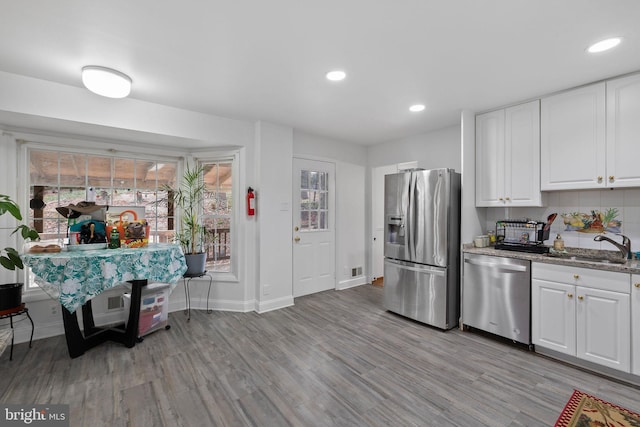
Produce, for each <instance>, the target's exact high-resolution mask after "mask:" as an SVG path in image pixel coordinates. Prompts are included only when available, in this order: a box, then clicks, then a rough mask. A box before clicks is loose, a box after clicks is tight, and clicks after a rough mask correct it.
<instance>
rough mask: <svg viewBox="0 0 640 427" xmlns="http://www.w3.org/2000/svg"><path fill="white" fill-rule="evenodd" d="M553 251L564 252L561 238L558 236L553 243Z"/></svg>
mask: <svg viewBox="0 0 640 427" xmlns="http://www.w3.org/2000/svg"><path fill="white" fill-rule="evenodd" d="M553 249H555V250H556V251H563V250H564V240H562V236H560V234H558V235H557V236H556V240H554V241H553Z"/></svg>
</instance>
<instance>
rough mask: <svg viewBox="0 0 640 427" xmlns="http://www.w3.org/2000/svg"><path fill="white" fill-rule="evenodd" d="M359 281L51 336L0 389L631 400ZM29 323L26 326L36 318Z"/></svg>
mask: <svg viewBox="0 0 640 427" xmlns="http://www.w3.org/2000/svg"><path fill="white" fill-rule="evenodd" d="M382 292H383V290H382V289H381V288H379V287H376V286H369V285H364V286H359V287H356V288H351V289H347V290H344V291H328V292H322V293H319V294H315V295H309V296H305V297H301V298H297V299H296V300H295V305H294V306H292V307H287V308H285V309H281V310H276V311H272V312H268V313H264V314H258V313H236V312H214V313H211V314H208V313H206V312H204V311H197V310H193V311H192V312H191V321H190V322H187V321H186V316H185V315H184V313H183V312H174V313H171V314H170V316H169V323H170V324H171V329H170V330H167V331H164V330H160V331H157V332H155V333H153V334H151V335H149V336H147V337H145V339H144V341H143V342H141V343H139V344H137V345H136V346H135V347H134V348H132V349H127V348H125V347H123V346H122V345H120V344H117V343H106V344H104V345H101V346H99V347H97V348H94V349H92V350H90V351H88V352H87V353H86V354H84V355H83V356H81V357H79V358H77V359H70V358H69V357H68V355H67V350H66V344H65V341H64V337H54V338H48V339H43V340H38V341H35V342H34V343H33V348H32V349H28V348H27V344H26V343H25V344H19V345H16V347H15V349H14V360H13V361H12V362H9V360H8V354H7V353H6V352H5V353H4V354H3V355H2V356H1V357H0V401H1V402H5V403H19V404H29V403H44V404H47V403H67V404H69V405H70V411H71V425H72V426H85V425H92V426H97V427H99V426H103V425H104V426H112V425H115V426H123V427H124V426H139V425H144V426H150V425H153V426H185V427H191V426H253V425H255V426H275V425H277V426H282V425H292V426H387V425H399V426H413V425H416V426H432V425H433V426H445V427H446V426H471V425H473V426H513V427H518V426H529V427H531V426H548V425H553V423H554V422H555V420H556V418H557V416H558V415H559V413H560V411H561V410H562V408H563V407H564V404H565V403H566V401H567V400H568V399H569V397H570V396H571V393H572V392H573V389H574V388H577V389H580V390H582V391H584V392H586V393H590V394H594V395H596V396H598V397H600V398H603V399H606V400H609V401H611V402H613V403H616V404H618V405H621V406H624V407H627V408H629V409H631V410H634V411H640V391H639V389H638V388H637V387H634V386H630V385H627V384H624V383H621V382H618V381H613V380H611V379H608V378H605V377H602V376H599V375H596V374H593V373H591V372H588V371H585V370H581V369H579V368H576V367H573V366H569V365H567V364H563V363H559V362H557V361H554V360H552V359H549V358H547V357H543V356H540V355H538V354H536V353H533V352H530V351H528V350H527V349H526V348H523V347H522V346H517V345H513V344H511V343H508V342H505V341H504V340H499V339H495V338H492V337H489V336H486V335H484V334H479V333H474V332H462V331H459V330H451V331H447V332H443V331H440V330H438V329H435V328H431V327H428V326H425V325H423V324H420V323H417V322H414V321H411V320H409V319H406V318H403V317H401V316H398V315H395V314H393V313H389V312H387V311H385V310H384V309H383V308H382ZM36 327H37V325H36Z"/></svg>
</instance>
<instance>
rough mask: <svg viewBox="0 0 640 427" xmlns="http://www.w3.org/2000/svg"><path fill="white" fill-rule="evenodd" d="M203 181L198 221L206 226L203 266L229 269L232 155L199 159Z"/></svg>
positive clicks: (216, 270) (221, 269) (231, 247)
mask: <svg viewBox="0 0 640 427" xmlns="http://www.w3.org/2000/svg"><path fill="white" fill-rule="evenodd" d="M198 163H199V164H200V165H201V166H202V167H203V170H204V175H203V180H204V185H205V195H204V202H203V206H202V223H203V225H204V226H205V229H206V238H205V243H206V244H205V247H206V251H207V270H208V271H212V272H221V273H233V272H234V270H235V269H234V267H233V265H234V264H233V258H232V255H233V253H234V252H235V251H234V247H233V244H232V242H233V241H234V240H235V239H234V237H235V236H234V233H235V229H234V214H233V213H234V209H235V205H236V203H235V202H236V201H235V200H234V185H233V184H234V175H235V166H234V165H235V160H234V157H228V158H221V159H213V160H200V161H199V162H198Z"/></svg>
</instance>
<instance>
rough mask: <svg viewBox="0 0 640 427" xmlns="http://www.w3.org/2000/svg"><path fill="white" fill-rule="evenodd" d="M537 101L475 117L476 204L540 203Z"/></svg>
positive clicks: (480, 205) (511, 204)
mask: <svg viewBox="0 0 640 427" xmlns="http://www.w3.org/2000/svg"><path fill="white" fill-rule="evenodd" d="M539 150H540V102H539V101H537V100H536V101H532V102H527V103H525V104H520V105H516V106H513V107H509V108H505V109H501V110H496V111H491V112H489V113H485V114H479V115H477V116H476V206H479V207H488V206H502V207H504V206H542V196H541V193H540V151H539Z"/></svg>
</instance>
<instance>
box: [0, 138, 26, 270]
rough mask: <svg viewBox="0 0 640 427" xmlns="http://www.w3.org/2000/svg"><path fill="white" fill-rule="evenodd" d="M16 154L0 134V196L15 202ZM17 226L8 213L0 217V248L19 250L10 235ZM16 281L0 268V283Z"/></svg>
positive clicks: (12, 141) (12, 146)
mask: <svg viewBox="0 0 640 427" xmlns="http://www.w3.org/2000/svg"><path fill="white" fill-rule="evenodd" d="M0 131H1V129H0ZM16 153H17V149H16V144H15V141H14V140H13V138H11V136H10V135H8V134H6V133H0V194H5V195H7V196H10V197H11V198H12V200H14V201H16V202H17V199H16V195H17V187H16V182H17V181H16V173H17V172H16V164H17V158H16V157H17V156H16ZM17 225H18V222H17V221H16V220H15V219H13V217H12V216H11V215H10V214H8V213H7V214H4V215H2V216H1V217H0V242H1V244H0V248H6V247H14V248H16V249H18V250H20V249H21V248H19V247H17V242H18V240H17V238H16V235H15V234H14V235H13V236H12V235H11V233H13V230H14V229H15V228H16V226H17ZM17 279H18V277H17V275H16V273H15V272H13V271H9V270H7V269H5V268H3V267H0V283H14V282H16V281H17Z"/></svg>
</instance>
